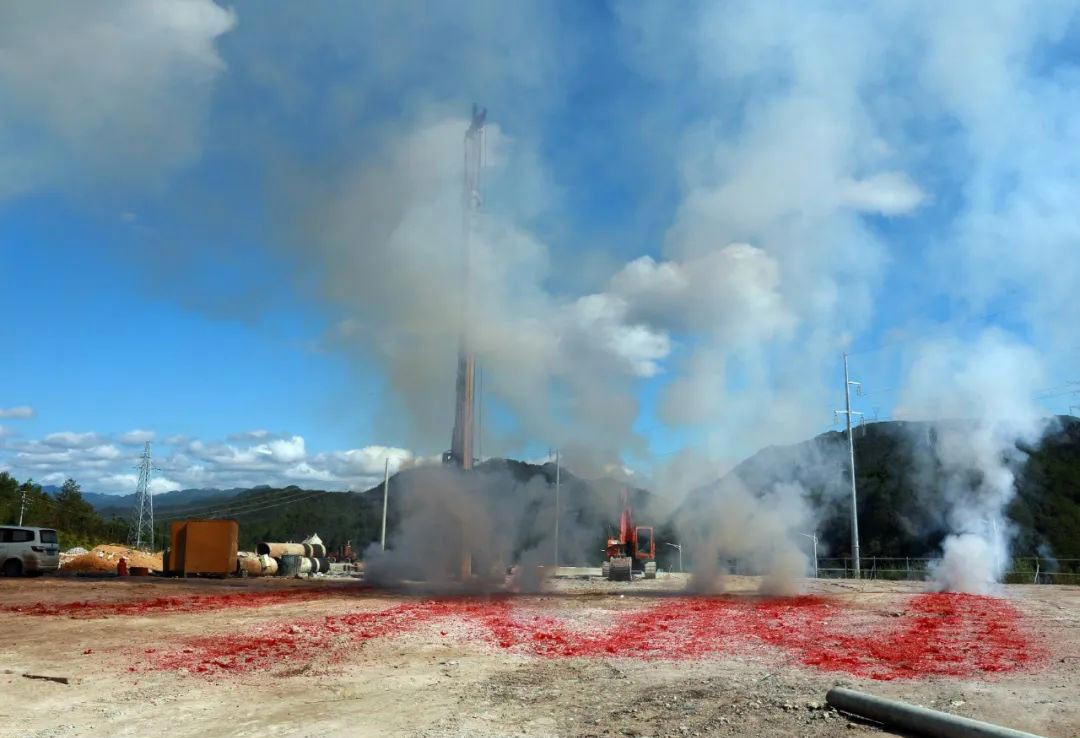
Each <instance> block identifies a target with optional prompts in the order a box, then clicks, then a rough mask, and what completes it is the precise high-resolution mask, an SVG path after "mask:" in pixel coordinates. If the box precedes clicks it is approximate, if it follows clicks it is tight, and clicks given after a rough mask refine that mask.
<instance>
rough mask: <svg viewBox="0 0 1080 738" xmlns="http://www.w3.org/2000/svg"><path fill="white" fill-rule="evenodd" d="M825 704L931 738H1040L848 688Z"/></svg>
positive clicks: (837, 691) (836, 692)
mask: <svg viewBox="0 0 1080 738" xmlns="http://www.w3.org/2000/svg"><path fill="white" fill-rule="evenodd" d="M825 701H826V702H828V703H829V704H830V705H832V706H833V707H835V708H836V709H837V710H843V711H844V712H848V713H851V714H852V715H858V716H860V717H864V718H869V719H870V720H875V721H877V722H879V723H884V724H885V725H889V726H892V727H894V728H898V729H900V730H902V731H904V732H907V733H913V734H916V735H925V736H928V737H929V738H1040V737H1039V736H1037V735H1034V734H1033V733H1025V732H1023V731H1022V730H1013V729H1012V728H1003V727H1001V726H1000V725H993V724H992V723H984V722H982V721H981V720H972V719H971V718H965V717H959V716H958V715H950V714H949V713H947V712H938V711H937V710H930V709H927V708H925V707H918V706H916V705H909V704H908V703H906V702H897V701H896V700H889V699H885V698H884V697H876V696H874V695H872V694H866V693H865V692H856V691H855V690H854V689H845V688H844V687H833V688H832V689H830V690H829V692H828V693H827V694H826V695H825Z"/></svg>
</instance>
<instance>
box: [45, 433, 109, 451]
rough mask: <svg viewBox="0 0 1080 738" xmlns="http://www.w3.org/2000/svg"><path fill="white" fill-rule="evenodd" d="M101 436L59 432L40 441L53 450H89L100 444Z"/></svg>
mask: <svg viewBox="0 0 1080 738" xmlns="http://www.w3.org/2000/svg"><path fill="white" fill-rule="evenodd" d="M101 440H102V438H101V436H99V435H98V434H97V433H75V432H73V431H61V432H59V433H50V434H49V435H47V436H45V437H44V438H43V439H41V442H42V443H43V444H45V445H46V446H52V447H55V448H90V447H91V446H97V445H99V444H100V443H101Z"/></svg>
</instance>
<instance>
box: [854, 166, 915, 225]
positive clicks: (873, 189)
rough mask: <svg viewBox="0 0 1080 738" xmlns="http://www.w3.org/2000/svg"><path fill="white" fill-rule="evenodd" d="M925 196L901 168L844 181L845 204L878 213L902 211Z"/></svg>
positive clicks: (908, 210)
mask: <svg viewBox="0 0 1080 738" xmlns="http://www.w3.org/2000/svg"><path fill="white" fill-rule="evenodd" d="M925 199H926V194H925V193H924V192H923V191H922V190H921V189H919V186H918V185H916V184H915V183H914V182H912V181H911V179H909V178H908V176H907V175H906V174H904V173H903V172H882V173H880V174H875V175H872V176H870V177H867V178H865V179H860V180H848V181H846V182H844V183H843V200H844V202H845V203H846V204H847V205H848V206H850V207H853V208H855V209H856V210H864V211H866V212H871V213H880V214H881V215H905V214H907V213H910V212H911V211H913V210H915V209H916V208H917V207H919V205H921V204H922V203H923V201H924V200H925Z"/></svg>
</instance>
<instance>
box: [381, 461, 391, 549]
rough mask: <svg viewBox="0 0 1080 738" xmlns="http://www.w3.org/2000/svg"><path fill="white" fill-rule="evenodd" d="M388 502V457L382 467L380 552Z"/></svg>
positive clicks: (384, 540) (383, 538)
mask: <svg viewBox="0 0 1080 738" xmlns="http://www.w3.org/2000/svg"><path fill="white" fill-rule="evenodd" d="M389 502H390V457H389V456H387V457H386V466H384V467H383V486H382V535H381V536H380V537H379V540H380V541H381V546H382V550H383V551H385V550H386V510H387V507H388V506H389Z"/></svg>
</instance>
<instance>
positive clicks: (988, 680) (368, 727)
mask: <svg viewBox="0 0 1080 738" xmlns="http://www.w3.org/2000/svg"><path fill="white" fill-rule="evenodd" d="M757 584H758V583H757V582H756V581H754V580H752V579H749V578H739V579H736V578H733V579H732V580H730V581H729V582H728V583H727V585H728V586H727V591H728V594H726V595H725V596H724V597H720V598H716V597H712V598H695V597H690V596H688V595H685V594H684V592H683V590H684V589H685V587H686V580H685V579H683V578H681V577H680V576H679V575H669V576H667V575H663V574H662V575H661V577H660V578H659V579H657V580H655V581H652V582H641V581H638V582H634V583H616V582H606V581H601V580H595V579H594V580H586V579H575V578H565V579H558V580H555V581H554V582H552V583H551V586H550V590H549V591H547V592H545V593H543V594H539V595H511V596H506V595H502V596H494V597H485V596H470V597H463V596H462V597H445V596H443V597H435V596H432V595H430V594H425V593H422V592H417V591H398V592H387V591H380V590H376V589H372V588H367V587H364V586H363V585H362V584H357V583H355V582H345V583H340V582H330V581H325V580H324V581H318V582H311V583H309V582H303V581H298V580H283V579H242V580H241V579H238V580H227V581H202V580H198V581H196V580H186V581H184V580H164V579H156V578H153V579H151V578H128V579H125V580H115V579H114V580H96V579H76V578H59V577H57V578H49V577H43V578H38V579H12V580H0V685H2V689H3V694H4V698H3V699H2V700H0V736H20V737H28V736H35V737H38V738H46V737H48V738H53V737H57V738H59V737H60V736H65V737H66V736H101V735H109V736H145V735H150V734H166V735H169V736H171V737H173V738H180V737H182V736H199V737H200V738H207V737H209V736H259V737H260V738H266V737H267V736H275V735H288V736H312V737H313V738H314V737H315V736H318V737H319V738H326V737H331V736H430V737H432V738H434V737H436V736H575V737H577V736H580V737H584V736H611V735H627V736H675V737H676V738H688V737H692V736H714V735H716V736H839V735H843V736H860V735H882V734H883V733H882V731H881V730H880V729H879V728H878V727H876V726H874V725H872V724H870V723H866V722H862V721H859V720H856V719H853V718H848V717H846V716H843V715H841V714H839V713H836V712H835V711H833V710H831V709H829V708H827V707H825V706H824V698H825V693H826V691H827V690H828V689H829V688H830V687H832V686H834V685H837V684H842V685H846V686H851V687H853V688H855V689H863V690H866V691H871V692H874V693H876V694H880V695H883V696H887V697H892V698H897V699H903V700H907V701H910V702H915V703H918V704H922V705H925V706H929V707H934V708H937V709H942V710H945V711H948V712H952V713H956V714H960V715H966V716H969V717H976V718H978V719H982V720H988V721H992V722H997V723H1000V724H1004V725H1008V726H1009V727H1013V728H1018V729H1021V730H1026V731H1030V732H1033V733H1036V734H1041V735H1045V736H1051V737H1056V738H1067V737H1068V738H1071V737H1073V736H1077V735H1080V588H1076V587H1072V588H1069V587H1055V586H1009V587H1006V588H1005V589H1004V590H1003V593H1002V597H1001V598H974V597H953V596H929V597H928V596H926V595H923V594H921V592H922V586H921V585H916V584H913V583H890V582H855V581H828V582H826V581H820V580H811V581H809V582H807V583H805V586H804V591H805V592H806V593H807V595H808V596H803V597H798V598H786V599H776V598H760V597H757V596H755V595H754V594H753V592H754V591H755V589H756V587H757ZM28 675H29V676H28ZM34 677H53V678H56V679H63V680H66V683H64V682H61V681H54V680H50V679H40V678H34Z"/></svg>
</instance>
